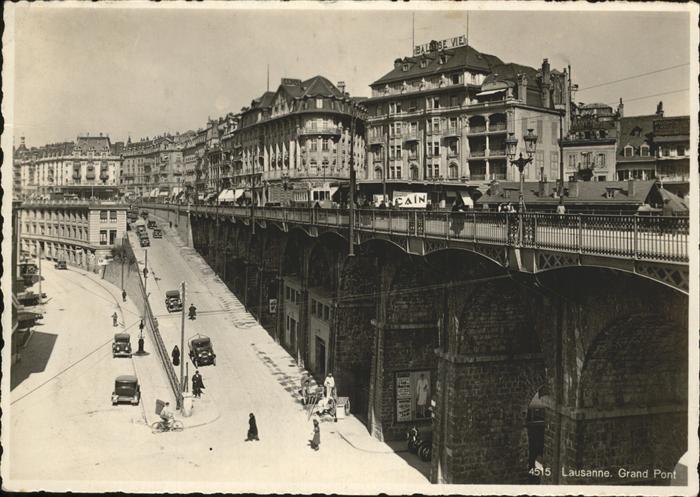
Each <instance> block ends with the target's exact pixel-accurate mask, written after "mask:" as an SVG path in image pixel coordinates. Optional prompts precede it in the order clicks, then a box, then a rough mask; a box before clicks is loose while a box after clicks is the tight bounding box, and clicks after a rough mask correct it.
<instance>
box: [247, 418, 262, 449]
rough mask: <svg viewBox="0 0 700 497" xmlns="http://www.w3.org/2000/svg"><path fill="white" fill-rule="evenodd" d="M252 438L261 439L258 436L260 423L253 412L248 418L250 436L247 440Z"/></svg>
mask: <svg viewBox="0 0 700 497" xmlns="http://www.w3.org/2000/svg"><path fill="white" fill-rule="evenodd" d="M251 440H258V441H259V440H260V439H259V438H258V424H257V423H256V422H255V416H254V415H253V413H252V412H251V413H250V417H249V418H248V438H246V439H245V441H246V442H248V441H251Z"/></svg>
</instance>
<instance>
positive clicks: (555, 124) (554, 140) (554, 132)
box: [551, 121, 559, 145]
mask: <svg viewBox="0 0 700 497" xmlns="http://www.w3.org/2000/svg"><path fill="white" fill-rule="evenodd" d="M551 125H552V130H551V132H552V145H556V144H557V138H558V137H559V123H558V122H556V121H552V122H551Z"/></svg>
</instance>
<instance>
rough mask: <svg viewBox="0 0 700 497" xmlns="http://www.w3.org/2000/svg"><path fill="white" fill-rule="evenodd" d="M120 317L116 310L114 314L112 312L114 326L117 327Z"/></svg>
mask: <svg viewBox="0 0 700 497" xmlns="http://www.w3.org/2000/svg"><path fill="white" fill-rule="evenodd" d="M118 318H119V316H117V312H116V311H115V312H114V314H112V326H114V327H115V328H116V326H117V319H118Z"/></svg>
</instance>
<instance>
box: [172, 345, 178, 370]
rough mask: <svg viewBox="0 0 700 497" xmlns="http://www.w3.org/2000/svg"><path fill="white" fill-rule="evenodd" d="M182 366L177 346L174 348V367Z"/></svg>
mask: <svg viewBox="0 0 700 497" xmlns="http://www.w3.org/2000/svg"><path fill="white" fill-rule="evenodd" d="M179 365H180V349H179V348H178V346H177V345H175V347H173V366H179Z"/></svg>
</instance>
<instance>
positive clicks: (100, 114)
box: [5, 3, 691, 145]
mask: <svg viewBox="0 0 700 497" xmlns="http://www.w3.org/2000/svg"><path fill="white" fill-rule="evenodd" d="M286 5H289V4H286ZM469 5H472V4H469ZM5 6H6V7H8V6H9V4H6V5H5ZM187 6H188V8H181V9H168V8H163V7H168V6H167V5H164V4H159V5H158V8H148V9H143V8H118V9H117V8H102V7H101V6H100V5H99V4H98V5H94V4H93V5H92V6H91V7H89V8H85V7H76V8H51V6H50V5H46V4H42V3H32V4H27V3H25V4H22V5H16V4H15V5H12V7H14V8H15V12H16V17H15V20H16V23H15V41H16V49H15V99H14V103H15V114H14V118H15V119H14V126H15V137H16V138H15V142H16V143H18V142H19V140H18V138H17V137H19V136H22V135H24V136H26V137H27V143H28V145H42V144H44V143H47V142H53V141H59V140H74V139H75V137H76V136H77V135H78V134H79V133H85V132H89V133H90V134H97V133H99V132H103V133H108V134H109V135H110V137H111V138H112V141H116V140H122V139H126V137H127V135H128V134H130V135H131V137H132V139H134V138H139V137H143V136H153V135H154V134H160V133H162V132H164V131H169V132H175V131H186V130H187V129H196V128H198V127H202V126H204V124H205V122H206V119H207V117H208V116H211V117H218V116H221V115H224V114H225V113H226V112H230V111H234V112H236V111H238V110H240V108H241V107H242V106H244V105H248V104H250V101H251V100H252V99H253V98H255V97H257V96H259V95H260V94H261V93H262V92H263V91H265V85H266V66H267V64H269V65H270V88H271V89H272V90H274V89H276V88H277V85H278V84H279V80H280V78H281V77H293V78H301V79H305V78H309V77H311V76H314V75H317V74H320V75H323V76H326V77H327V78H328V79H330V80H331V81H332V82H334V83H335V82H337V81H339V80H344V81H345V82H346V83H347V91H349V92H351V94H353V95H365V96H368V95H369V92H370V90H369V86H368V85H369V84H370V83H371V82H372V81H374V80H376V79H378V78H379V77H381V76H382V75H384V74H385V73H386V72H388V71H389V70H391V68H392V67H393V61H394V59H395V58H397V57H403V56H408V55H410V54H411V17H412V13H411V12H412V11H410V10H408V9H407V8H406V7H407V6H409V5H408V4H400V3H399V4H386V7H387V8H388V9H389V10H382V11H377V10H374V11H367V10H338V9H337V8H335V7H334V5H333V4H330V5H327V6H323V5H319V6H318V7H317V10H291V9H289V8H286V9H285V10H284V11H281V10H280V9H279V8H278V9H276V10H218V9H217V10H210V9H208V10H204V9H200V8H198V7H199V6H198V5H192V4H188V5H187ZM200 6H201V4H200ZM277 6H278V7H279V6H280V4H278V5H277ZM282 6H284V5H282ZM458 6H459V8H461V9H464V8H466V7H467V6H468V5H466V4H458ZM688 15H689V14H687V13H682V12H681V13H668V12H666V13H659V12H629V11H625V12H617V13H615V12H543V11H540V12H532V11H530V12H528V11H520V12H517V11H516V12H513V11H483V10H480V11H471V12H470V14H469V33H468V36H469V44H470V45H472V46H473V47H475V48H476V49H477V50H479V51H482V52H485V53H490V54H493V55H497V56H498V57H499V58H501V59H502V60H503V61H505V62H517V63H521V64H526V65H531V66H533V67H539V66H540V65H541V63H542V59H543V58H544V57H547V58H549V61H550V63H551V65H552V67H553V68H559V69H562V68H563V67H564V66H565V65H566V64H571V66H572V74H573V78H574V82H575V83H578V85H579V87H580V88H581V89H584V88H587V87H589V86H593V85H598V84H600V83H606V82H610V81H613V80H619V79H622V78H627V77H629V76H635V75H638V74H641V73H645V72H649V71H654V70H658V69H664V68H667V67H670V66H675V65H679V64H687V63H689V61H690V60H691V55H690V36H689V23H688ZM466 31H467V13H466V11H465V10H459V11H454V10H453V11H435V10H433V11H426V10H422V11H417V12H416V13H415V41H416V43H417V44H418V43H424V42H427V41H430V40H431V39H443V38H447V37H451V36H456V35H458V34H460V33H464V32H466ZM688 82H689V66H687V65H685V66H682V67H679V68H675V69H671V70H668V71H663V72H659V73H657V74H652V75H647V76H644V77H640V78H635V79H631V80H628V81H624V82H619V83H614V84H609V85H605V86H601V87H598V88H594V89H590V90H582V91H580V92H578V93H577V95H576V100H577V101H585V102H594V101H598V102H605V103H614V102H617V100H618V99H619V98H620V97H623V99H624V100H625V101H626V104H625V113H626V115H633V114H645V113H647V114H648V113H653V112H654V111H655V109H656V104H657V102H658V101H659V100H663V102H664V108H665V110H666V115H680V114H688V113H689V107H688V105H689V104H688V101H689V100H688V99H689V98H690V97H689V92H688V91H685V92H677V93H671V94H667V95H661V96H654V97H651V98H645V99H639V100H634V99H635V98H637V97H644V96H647V95H654V94H660V93H666V92H672V91H674V90H682V89H686V88H688ZM6 124H8V123H7V122H6Z"/></svg>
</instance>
